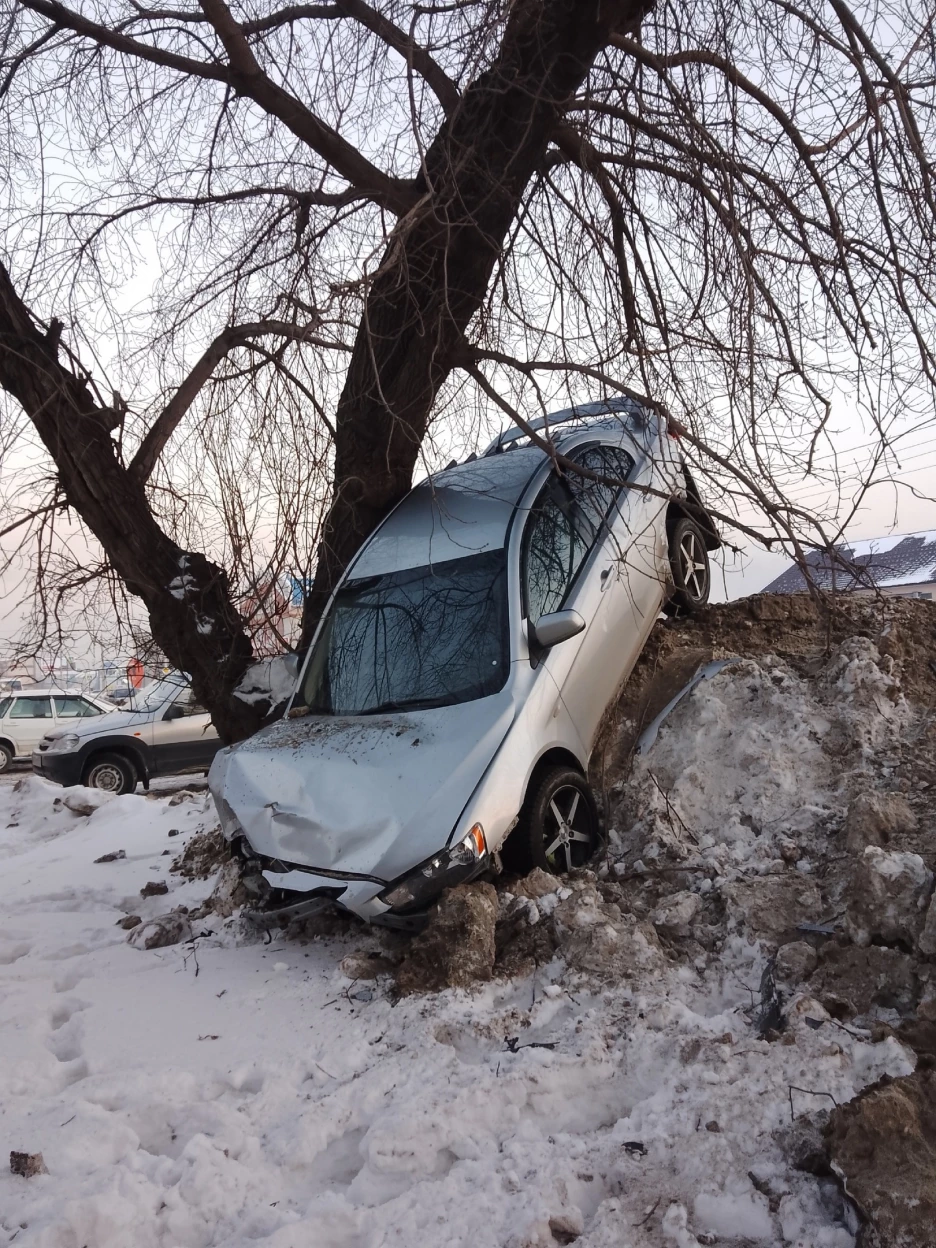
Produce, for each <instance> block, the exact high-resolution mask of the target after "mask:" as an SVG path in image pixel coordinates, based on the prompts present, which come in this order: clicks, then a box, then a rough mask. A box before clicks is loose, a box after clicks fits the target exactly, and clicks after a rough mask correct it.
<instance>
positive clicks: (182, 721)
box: [153, 687, 221, 773]
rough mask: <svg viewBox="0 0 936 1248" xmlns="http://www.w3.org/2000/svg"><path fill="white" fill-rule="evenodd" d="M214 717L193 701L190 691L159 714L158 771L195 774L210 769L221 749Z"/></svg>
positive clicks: (156, 734) (155, 750) (183, 691)
mask: <svg viewBox="0 0 936 1248" xmlns="http://www.w3.org/2000/svg"><path fill="white" fill-rule="evenodd" d="M220 744H221V743H220V741H219V740H218V734H217V732H216V731H215V728H214V725H213V724H212V722H211V716H210V715H209V714H208V712H207V711H206V710H205V708H204V707H203V706H200V705H199V704H198V703H197V702H196V701H195V699H194V696H193V694H192V691H191V689H184V688H181V687H180V689H179V695H178V697H176V698H174V699H173V700H172V701H171V702H169V703H167V704H166V705H165V706H163V707H162V708H161V709H160V710H158V711H157V712H156V718H155V720H154V723H153V762H154V765H155V770H156V771H157V772H162V773H166V772H175V771H193V770H197V769H200V768H202V767H208V766H209V765H210V764H211V760H212V759H213V758H214V756H215V754H216V753H217V751H218V748H219V746H220Z"/></svg>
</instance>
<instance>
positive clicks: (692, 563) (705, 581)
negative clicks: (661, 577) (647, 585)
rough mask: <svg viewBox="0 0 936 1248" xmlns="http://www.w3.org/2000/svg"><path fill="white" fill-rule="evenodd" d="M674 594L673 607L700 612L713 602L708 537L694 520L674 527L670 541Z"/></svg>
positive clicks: (682, 519)
mask: <svg viewBox="0 0 936 1248" xmlns="http://www.w3.org/2000/svg"><path fill="white" fill-rule="evenodd" d="M669 561H670V571H671V573H672V577H673V592H672V594H671V595H670V599H669V604H668V605H669V606H670V607H675V608H677V609H679V610H682V611H697V610H698V609H699V608H700V607H704V606H705V604H706V603H707V602H708V600H709V591H710V589H711V586H712V570H711V565H710V563H709V556H708V550H707V549H706V547H705V536H704V534H703V533H702V530H701V529H700V528H699V526H698V525H697V524H696V522H695V521H694V520H689V519H688V518H687V517H685V516H683V517H681V518H680V519H679V520H677V521H676V523H675V524H674V525H673V528H672V532H671V533H670V538H669Z"/></svg>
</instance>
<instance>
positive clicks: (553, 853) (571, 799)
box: [503, 767, 604, 875]
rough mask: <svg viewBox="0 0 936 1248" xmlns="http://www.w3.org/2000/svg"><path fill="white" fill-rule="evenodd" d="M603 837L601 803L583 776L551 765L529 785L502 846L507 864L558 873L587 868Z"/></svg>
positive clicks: (520, 869)
mask: <svg viewBox="0 0 936 1248" xmlns="http://www.w3.org/2000/svg"><path fill="white" fill-rule="evenodd" d="M603 841H604V838H603V836H602V830H601V818H600V816H599V814H598V804H597V803H596V801H595V798H594V794H593V793H592V791H591V789H590V788H589V786H588V782H587V781H586V779H585V777H584V776H583V775H582V774H581V772H579V771H576V770H575V769H574V768H572V767H550V768H549V770H548V771H545V772H543V773H542V775H541V776H540V777H539V778H538V779H537V780H535V781H534V783H533V784H532V785H531V786H530V790H529V792H528V793H527V798H526V801H525V802H524V803H523V809H522V811H521V812H520V820H519V822H518V824H517V827H516V828H515V829H514V831H513V832H512V833H511V834H510V836H509V837H508V839H507V842H506V844H505V845H504V854H503V857H504V865H505V866H506V867H507V868H508V870H511V871H519V872H527V871H530V870H531V869H532V868H533V867H541V868H542V869H543V870H544V871H548V872H550V873H551V874H552V875H560V874H562V873H563V872H565V871H572V870H574V869H575V868H576V867H583V866H584V865H585V864H586V863H587V862H588V861H589V859H591V858H593V857H594V855H595V854H596V853H597V852H598V850H599V849H600V848H601V846H602V844H603Z"/></svg>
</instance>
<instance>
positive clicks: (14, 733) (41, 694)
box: [0, 688, 112, 772]
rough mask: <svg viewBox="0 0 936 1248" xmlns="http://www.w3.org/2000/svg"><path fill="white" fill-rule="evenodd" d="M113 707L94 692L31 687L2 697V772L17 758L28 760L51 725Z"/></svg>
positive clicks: (0, 718)
mask: <svg viewBox="0 0 936 1248" xmlns="http://www.w3.org/2000/svg"><path fill="white" fill-rule="evenodd" d="M111 709H112V708H111V706H110V705H109V704H108V703H107V702H105V701H104V699H103V698H99V697H97V696H95V695H94V694H92V693H81V694H76V693H73V692H69V691H67V690H64V689H38V688H37V689H29V690H28V692H26V693H15V694H12V695H11V694H8V695H7V696H6V697H4V698H0V772H3V771H6V770H7V768H8V767H9V766H10V764H11V763H12V762H13V760H14V759H16V760H18V761H21V762H23V761H26V760H27V759H28V758H29V756H30V755H31V754H32V752H33V750H34V749H35V748H36V746H37V745H38V744H39V740H40V738H41V737H43V736H44V735H45V734H46V733H47V732H48V731H49V729H50V728H56V727H58V726H61V727H63V728H67V727H70V726H72V725H73V724H74V721H76V720H84V719H89V718H93V717H96V716H100V715H104V714H106V712H107V711H109V710H111Z"/></svg>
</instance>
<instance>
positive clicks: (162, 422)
mask: <svg viewBox="0 0 936 1248" xmlns="http://www.w3.org/2000/svg"><path fill="white" fill-rule="evenodd" d="M317 324H318V322H313V323H312V324H311V325H306V326H302V325H292V324H290V322H289V321H257V322H256V323H255V324H251V325H230V326H228V328H227V329H223V330H222V331H221V333H220V334H218V336H217V337H216V338H215V339H213V341H212V342H211V343H210V344H209V346H208V347H207V349H206V350H205V352H204V353H203V355H202V356H201V358H200V359H199V360H198V361H197V362H196V364H195V366H194V368H193V369H192V371H191V372H190V373H189V375H188V376H187V377H186V378H185V380H184V381H183V382H182V384H181V385H180V386H179V388H178V390H176V392H175V394H174V395H173V396H172V398H171V399H170V400H169V402H168V403H167V404H166V406H165V407H164V408H163V410H162V411H161V412H160V414H159V415H158V416H157V417H156V420H155V421H154V422H153V424H152V426H151V427H150V429H149V431H148V433H147V434H146V437H145V438H144V439H143V441H142V442H141V443H140V446H139V449H138V450H137V453H136V454H135V455H134V457H133V459H132V460H131V461H130V467H129V472H130V473H131V474H132V475H133V476H135V477H136V478H137V479H138V480H140V481H146V480H148V479H149V477H150V475H151V474H152V471H153V469H154V468H155V467H156V462H157V460H158V459H159V456H160V455H161V454H162V452H163V449H164V447H165V445H166V443H167V442H168V441H169V439H170V438H171V437H172V435H173V434H174V433H175V431H176V429H177V428H178V426H179V422H180V421H181V420H182V417H183V416H184V415H185V413H186V412H187V411H188V409H189V408H190V407H191V406H192V404H193V403H194V401H195V399H196V398H197V396H198V392H199V391H200V390H201V388H202V386H204V384H205V383H206V382H207V381H208V379H209V377H210V376H211V374H212V373H213V372H214V370H215V368H216V367H217V366H218V364H219V363H220V362H221V360H223V359H224V357H225V356H226V355H227V354H228V352H229V351H231V350H233V348H234V347H237V346H240V345H242V344H243V343H245V342H247V341H248V340H249V339H250V338H258V337H260V336H261V335H264V334H279V335H281V336H282V337H285V338H290V339H292V340H293V341H295V342H305V341H308V338H309V336H310V335H311V334H312V333H313V332H314V330H315V329H316V327H317Z"/></svg>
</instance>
